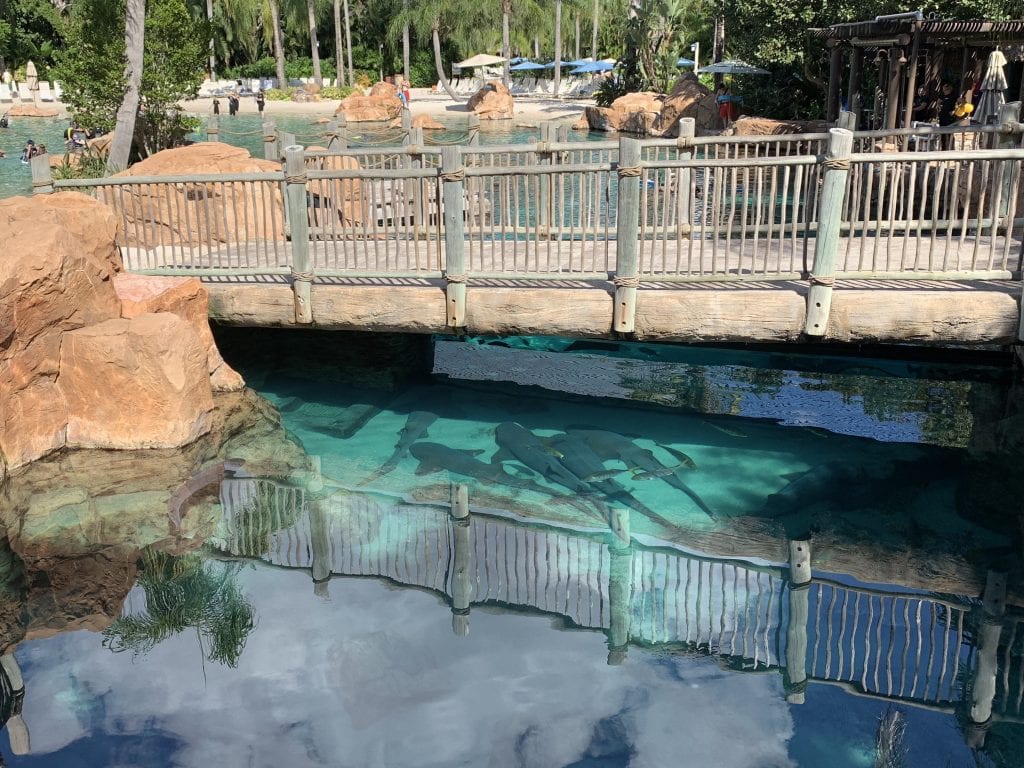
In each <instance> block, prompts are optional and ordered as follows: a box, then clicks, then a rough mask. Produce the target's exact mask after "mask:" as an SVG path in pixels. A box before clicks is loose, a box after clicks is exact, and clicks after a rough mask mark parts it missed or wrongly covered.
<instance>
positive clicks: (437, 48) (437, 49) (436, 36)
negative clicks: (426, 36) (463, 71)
mask: <svg viewBox="0 0 1024 768" xmlns="http://www.w3.org/2000/svg"><path fill="white" fill-rule="evenodd" d="M440 26H441V25H440V21H439V20H438V19H434V25H433V27H432V28H431V30H430V36H431V38H432V39H433V41H434V68H435V69H437V79H438V80H440V81H441V87H442V88H444V90H445V92H446V93H447V94H448V95H449V96H450V97H451V99H452V101H461V99H459V97H458V95H457V94H456V93H455V91H454V90H453V89H452V84H451V83H449V82H448V78H447V77H445V76H444V64H443V63H442V62H441V35H440V33H439V32H438V30H439V28H440Z"/></svg>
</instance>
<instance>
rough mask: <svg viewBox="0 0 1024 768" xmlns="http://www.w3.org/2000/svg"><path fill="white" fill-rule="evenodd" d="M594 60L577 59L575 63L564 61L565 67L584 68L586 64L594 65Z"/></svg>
mask: <svg viewBox="0 0 1024 768" xmlns="http://www.w3.org/2000/svg"><path fill="white" fill-rule="evenodd" d="M593 63H594V60H593V59H575V60H574V61H563V62H562V66H563V67H582V66H583V65H585V64H593Z"/></svg>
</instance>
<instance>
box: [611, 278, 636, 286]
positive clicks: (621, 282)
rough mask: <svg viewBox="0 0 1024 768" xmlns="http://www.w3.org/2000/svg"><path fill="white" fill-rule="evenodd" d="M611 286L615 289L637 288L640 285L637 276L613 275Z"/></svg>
mask: <svg viewBox="0 0 1024 768" xmlns="http://www.w3.org/2000/svg"><path fill="white" fill-rule="evenodd" d="M612 284H613V285H614V286H615V287H616V288H637V287H639V285H640V278H639V277H638V276H637V275H615V277H613V278H612Z"/></svg>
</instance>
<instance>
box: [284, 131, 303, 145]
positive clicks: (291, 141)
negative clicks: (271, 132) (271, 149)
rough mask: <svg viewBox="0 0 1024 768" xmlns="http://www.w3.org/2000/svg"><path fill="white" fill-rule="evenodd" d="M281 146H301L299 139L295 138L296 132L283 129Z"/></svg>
mask: <svg viewBox="0 0 1024 768" xmlns="http://www.w3.org/2000/svg"><path fill="white" fill-rule="evenodd" d="M279 146H281V147H293V146H301V145H299V143H298V141H297V140H296V139H295V134H294V133H288V132H287V131H282V132H281V141H280V144H279Z"/></svg>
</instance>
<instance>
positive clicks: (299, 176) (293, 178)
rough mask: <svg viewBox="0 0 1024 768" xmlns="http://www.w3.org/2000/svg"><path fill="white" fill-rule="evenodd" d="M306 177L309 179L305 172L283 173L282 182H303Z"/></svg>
mask: <svg viewBox="0 0 1024 768" xmlns="http://www.w3.org/2000/svg"><path fill="white" fill-rule="evenodd" d="M308 179H309V177H308V176H306V174H305V173H296V174H295V175H288V174H285V177H284V183H285V184H305V183H306V181H307V180H308Z"/></svg>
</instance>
